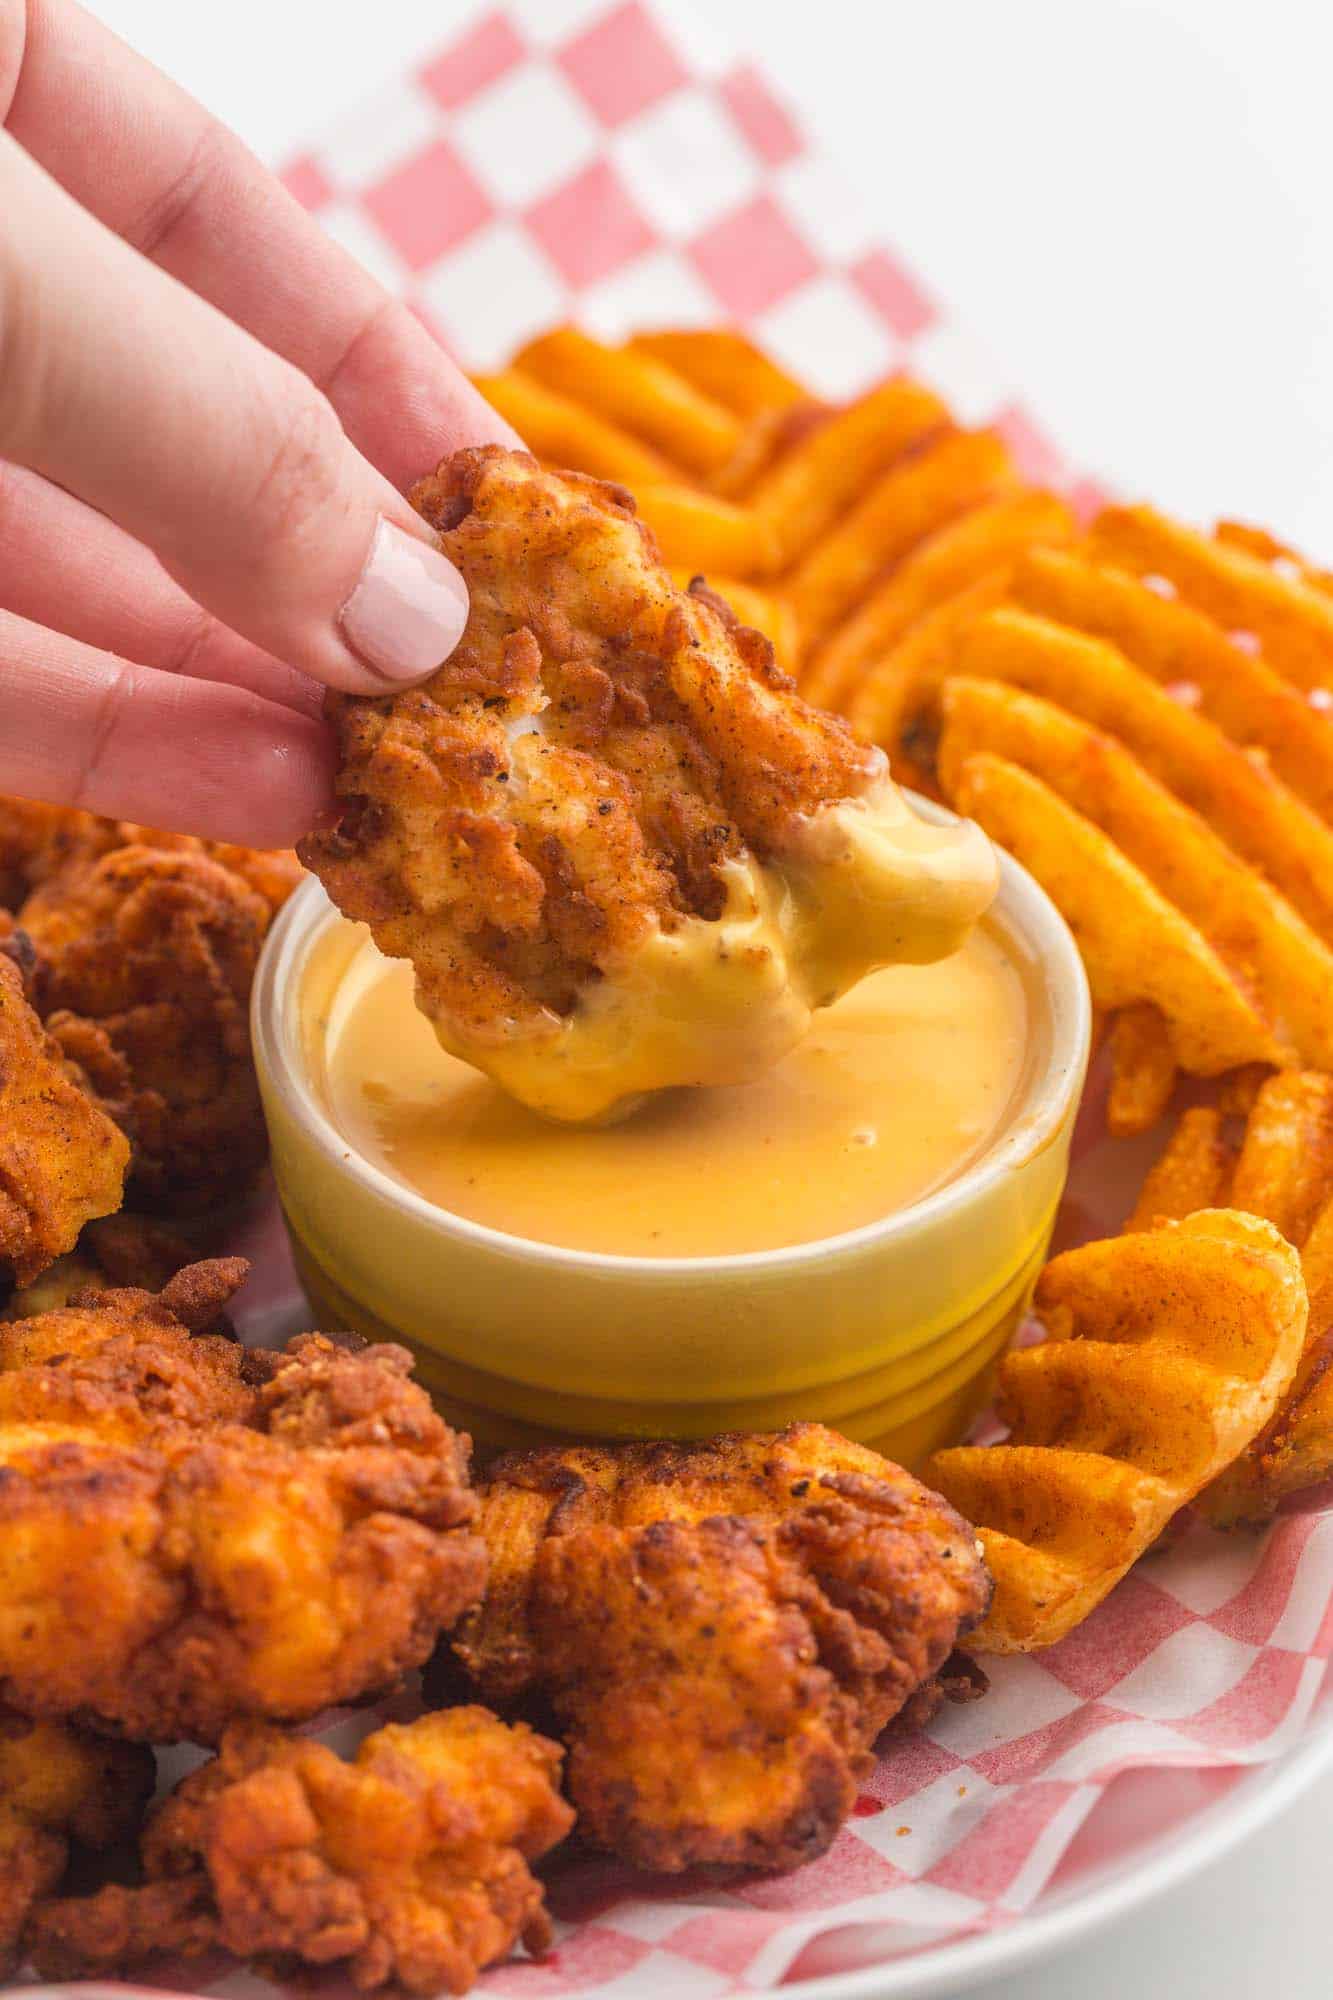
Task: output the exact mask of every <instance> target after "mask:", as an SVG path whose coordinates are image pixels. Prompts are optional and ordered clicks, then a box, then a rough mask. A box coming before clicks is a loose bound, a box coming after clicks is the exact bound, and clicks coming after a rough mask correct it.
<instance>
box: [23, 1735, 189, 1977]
mask: <svg viewBox="0 0 1333 2000" xmlns="http://www.w3.org/2000/svg"><path fill="white" fill-rule="evenodd" d="M152 1789H153V1756H152V1752H151V1751H150V1750H147V1749H145V1748H143V1747H142V1746H141V1745H139V1744H133V1743H110V1742H108V1741H107V1740H106V1739H105V1738H103V1737H97V1736H89V1735H87V1734H86V1733H85V1732H84V1731H83V1730H78V1729H69V1728H67V1727H66V1726H65V1725H64V1724H63V1723H59V1722H31V1721H29V1720H28V1718H27V1717H26V1716H22V1715H15V1714H13V1713H12V1712H11V1711H10V1710H8V1709H0V1971H3V1970H5V1969H7V1968H8V1966H9V1965H10V1962H11V1959H12V1955H13V1953H14V1951H15V1948H16V1946H17V1945H18V1941H19V1938H20V1935H21V1933H22V1930H23V1925H24V1921H25V1919H26V1917H27V1915H28V1912H29V1910H30V1909H31V1907H32V1905H33V1903H34V1902H35V1901H36V1900H37V1898H38V1897H40V1896H47V1895H49V1894H50V1893H51V1891H52V1890H53V1889H55V1888H58V1887H59V1885H60V1881H61V1878H62V1876H63V1875H64V1873H65V1864H66V1861H67V1860H68V1857H69V1845H70V1842H71V1841H77V1842H79V1843H80V1845H81V1846H84V1847H89V1848H99V1849H100V1848H105V1847H110V1846H113V1845H114V1844H115V1843H116V1842H117V1841H121V1840H125V1839H128V1838H129V1837H130V1836H132V1835H133V1834H134V1832H135V1831H136V1829H137V1827H138V1824H139V1820H140V1817H141V1815H142V1813H143V1809H144V1807H145V1806H146V1805H147V1803H148V1799H149V1796H150V1794H151V1792H152Z"/></svg>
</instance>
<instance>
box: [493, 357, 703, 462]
mask: <svg viewBox="0 0 1333 2000" xmlns="http://www.w3.org/2000/svg"><path fill="white" fill-rule="evenodd" d="M473 381H474V383H475V385H476V387H477V388H478V389H479V390H480V391H481V393H482V395H483V396H484V397H485V398H486V400H487V402H488V403H492V404H494V406H495V408H496V409H497V410H498V411H499V412H500V415H501V416H502V417H504V418H505V419H506V421H507V422H509V423H511V424H512V425H513V426H514V429H515V430H516V431H517V432H518V434H519V436H520V437H521V438H522V439H523V442H524V443H525V444H526V445H527V447H528V450H529V451H531V452H534V453H535V454H536V456H537V457H538V458H540V459H541V460H542V462H543V463H544V464H546V465H549V466H555V467H561V466H566V465H568V466H573V467H574V468H575V469H576V470H577V471H579V472H587V473H591V475H592V477H593V478H594V479H612V480H615V481H617V482H618V483H619V484H621V485H623V486H631V487H635V488H637V487H641V486H649V485H652V484H653V483H654V482H655V481H663V480H669V479H670V478H671V476H672V473H673V471H674V469H675V468H674V467H673V466H671V465H669V464H668V463H667V461H666V459H664V458H663V457H662V456H661V455H660V453H658V452H655V451H650V450H649V448H648V446H647V445H644V444H640V443H639V441H638V439H637V438H632V437H631V436H630V435H629V433H628V431H623V430H621V429H619V428H618V426H617V425H615V424H610V423H607V421H606V420H605V418H603V417H599V416H597V415H596V414H595V412H593V411H592V410H586V409H584V408H583V406H582V404H580V403H575V402H571V400H570V398H569V397H568V396H560V395H557V394H556V393H555V391H554V390H552V389H547V388H545V387H543V385H542V384H541V383H540V382H538V381H536V380H534V379H533V378H531V377H530V376H527V375H520V374H519V373H518V372H517V371H516V370H515V369H512V368H509V369H506V370H505V372H504V373H503V374H501V375H476V376H474V377H473Z"/></svg>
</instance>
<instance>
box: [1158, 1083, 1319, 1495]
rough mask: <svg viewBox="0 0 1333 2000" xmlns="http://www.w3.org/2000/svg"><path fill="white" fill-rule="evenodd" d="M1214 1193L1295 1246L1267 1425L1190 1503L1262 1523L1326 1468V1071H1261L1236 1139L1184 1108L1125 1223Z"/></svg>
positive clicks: (1209, 1116) (1210, 1118) (1186, 1207)
mask: <svg viewBox="0 0 1333 2000" xmlns="http://www.w3.org/2000/svg"><path fill="white" fill-rule="evenodd" d="M1222 1200H1224V1201H1225V1202H1226V1203H1227V1204H1228V1206H1229V1207H1231V1208H1235V1209H1241V1210H1244V1211H1245V1212H1246V1213H1248V1214H1250V1215H1255V1216H1259V1217H1261V1218H1262V1219H1263V1220H1264V1221H1266V1222H1268V1223H1271V1224H1272V1226H1273V1227H1274V1228H1275V1229H1278V1230H1280V1231H1281V1233H1282V1235H1283V1236H1284V1237H1285V1238H1286V1239H1287V1241H1288V1242H1289V1243H1291V1244H1292V1245H1294V1246H1295V1248H1296V1249H1297V1250H1298V1251H1299V1252H1300V1257H1301V1267H1302V1271H1303V1273H1304V1278H1305V1285H1306V1290H1307V1292H1308V1294H1309V1301H1310V1309H1309V1318H1308V1321H1307V1325H1306V1334H1305V1341H1304V1346H1303V1350H1302V1353H1301V1358H1300V1363H1299V1366H1298V1367H1297V1370H1296V1375H1295V1379H1294V1380H1293V1382H1292V1384H1291V1386H1290V1388H1289V1389H1288V1390H1287V1392H1286V1393H1285V1395H1284V1396H1283V1397H1282V1398H1281V1400H1280V1402H1279V1404H1278V1406H1277V1409H1276V1410H1275V1411H1274V1413H1273V1415H1272V1417H1271V1418H1270V1420H1269V1422H1268V1423H1267V1425H1266V1426H1265V1428H1264V1429H1263V1430H1262V1431H1261V1432H1260V1433H1259V1435H1258V1436H1257V1437H1256V1438H1255V1439H1254V1440H1253V1442H1252V1443H1251V1444H1250V1445H1249V1446H1248V1447H1247V1449H1246V1450H1245V1451H1244V1452H1243V1453H1241V1454H1240V1455H1239V1456H1238V1457H1237V1458H1236V1460H1235V1461H1234V1463H1233V1464H1231V1465H1230V1466H1228V1467H1227V1469H1226V1470H1225V1472H1224V1473H1222V1475H1221V1476H1220V1477H1219V1478H1218V1479H1217V1480H1216V1481H1215V1482H1214V1483H1213V1485H1211V1486H1210V1487H1209V1489H1208V1491H1207V1492H1206V1493H1205V1494H1204V1495H1203V1496H1202V1498H1201V1500H1200V1502H1199V1505H1200V1507H1201V1508H1202V1510H1203V1512H1204V1513H1206V1514H1207V1515H1208V1516H1209V1518H1210V1519H1211V1520H1213V1521H1215V1522H1216V1523H1217V1524H1218V1525H1219V1526H1230V1525H1232V1524H1233V1523H1235V1522H1237V1521H1250V1520H1262V1519H1264V1518H1265V1516H1267V1515H1269V1514H1271V1513H1272V1511H1273V1509H1274V1508H1275V1507H1276V1506H1277V1504H1278V1502H1279V1501H1280V1500H1281V1499H1282V1498H1283V1497H1284V1495H1286V1494H1288V1493H1294V1492H1298V1491H1301V1490H1302V1489H1304V1488H1306V1487H1309V1486H1315V1485H1318V1484H1319V1482H1320V1481H1321V1480H1324V1479H1327V1478H1329V1477H1330V1475H1333V1372H1330V1362H1331V1361H1333V1077H1330V1076H1325V1075H1320V1074H1317V1073H1315V1072H1313V1071H1308V1070H1287V1071H1284V1072H1282V1073H1281V1074H1280V1075H1277V1076H1270V1077H1269V1078H1268V1079H1267V1081H1266V1082H1265V1083H1263V1084H1262V1086H1261V1087H1260V1089H1259V1092H1258V1094H1257V1096H1256V1098H1255V1101H1254V1105H1253V1108H1252V1109H1251V1111H1250V1115H1249V1119H1248V1121H1247V1124H1246V1128H1245V1135H1244V1139H1243V1141H1242V1142H1241V1144H1240V1145H1239V1147H1236V1146H1233V1145H1229V1144H1228V1143H1227V1141H1226V1138H1225V1134H1224V1127H1223V1119H1222V1113H1221V1111H1220V1109H1219V1108H1217V1107H1213V1106H1208V1107H1199V1108H1197V1109H1195V1110H1192V1111H1187V1112H1185V1113H1184V1114H1183V1115H1182V1117H1181V1118H1180V1120H1179V1122H1178V1124H1177V1126H1176V1129H1175V1131H1174V1133H1173V1134H1172V1136H1171V1139H1170V1141H1169V1143H1168V1145H1167V1147H1166V1150H1165V1152H1164V1153H1163V1154H1162V1157H1161V1159H1160V1160H1159V1161H1158V1162H1157V1165H1156V1166H1155V1167H1154V1168H1153V1169H1152V1171H1151V1173H1150V1174H1149V1175H1148V1178H1147V1180H1146V1181H1145V1182H1144V1186H1143V1192H1142V1193H1141V1194H1140V1196H1139V1199H1138V1202H1137V1204H1136V1206H1135V1209H1134V1213H1133V1214H1132V1215H1131V1216H1130V1218H1129V1221H1128V1222H1127V1223H1126V1224H1125V1228H1126V1230H1127V1231H1128V1230H1135V1229H1144V1228H1150V1227H1151V1226H1152V1224H1153V1222H1154V1220H1155V1219H1156V1218H1158V1217H1160V1216H1163V1215H1175V1216H1180V1215H1185V1214H1188V1213H1190V1212H1191V1211H1192V1210H1193V1209H1195V1208H1198V1207H1201V1206H1207V1205H1208V1204H1210V1203H1212V1202H1214V1201H1222Z"/></svg>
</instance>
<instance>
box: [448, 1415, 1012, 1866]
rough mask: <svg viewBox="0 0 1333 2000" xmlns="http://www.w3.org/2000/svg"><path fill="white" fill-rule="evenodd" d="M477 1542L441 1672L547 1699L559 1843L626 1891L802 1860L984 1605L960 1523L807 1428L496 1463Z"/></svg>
mask: <svg viewBox="0 0 1333 2000" xmlns="http://www.w3.org/2000/svg"><path fill="white" fill-rule="evenodd" d="M480 1525H481V1530H482V1533H483V1535H484V1536H485V1539H486V1542H487V1546H488V1549H489V1551H490V1557H491V1585H490V1591H489V1594H488V1596H487V1598H486V1600H485V1601H484V1603H483V1604H482V1605H481V1607H480V1608H479V1609H478V1610H477V1611H475V1612H473V1613H471V1614H470V1615H469V1616H468V1618H467V1620H466V1621H465V1622H464V1624H463V1626H462V1627H461V1628H460V1631H459V1633H458V1635H457V1636H456V1638H455V1640H454V1642H453V1644H454V1651H455V1653H456V1656H457V1658H458V1659H459V1660H460V1661H461V1662H462V1664H463V1666H464V1668H465V1669H466V1670H467V1672H468V1673H469V1675H470V1676H471V1677H472V1678H473V1679H474V1680H475V1681H476V1683H477V1685H478V1686H479V1687H480V1689H481V1691H482V1693H483V1694H485V1695H487V1696H488V1697H490V1698H491V1699H493V1700H497V1701H501V1702H512V1701H514V1700H516V1699H525V1698H526V1699H532V1698H533V1697H537V1698H539V1699H543V1698H544V1699H547V1700H549V1702H550V1704H551V1707H552V1708H553V1710H554V1713H555V1715H556V1716H557V1718H558V1720H559V1724H560V1728H561V1732H562V1734H564V1736H565V1737H566V1739H567V1741H568V1743H569V1746H570V1757H569V1792H570V1797H571V1798H572V1800H573V1802H574V1805H575V1807H576V1808H577V1810H578V1814H579V1826H580V1831H581V1833H582V1834H583V1835H585V1836H586V1837H587V1839H588V1840H589V1841H591V1842H592V1843H594V1844H595V1845H597V1846H599V1847H604V1848H606V1849H608V1850H609V1851H611V1852H613V1853H615V1854H617V1855H620V1856H622V1857H623V1858H625V1859H628V1860H630V1861H632V1862H634V1863H635V1864H637V1865H638V1866H641V1867H645V1868H652V1869H668V1870H677V1869H682V1868H687V1867H692V1866H695V1865H716V1866H726V1867H763V1868H794V1867H796V1866H798V1865H799V1864H801V1863H802V1862H805V1861H809V1860H812V1859H813V1858H814V1857H815V1856H816V1855H818V1854H821V1853H822V1852H823V1851H824V1849H825V1848H826V1847H827V1846H828V1844H829V1842H830V1841H831V1840H832V1839H833V1837H834V1835H835V1834H836V1832H837V1830H838V1828H839V1826H840V1825H841V1824H842V1822H843V1820H844V1819H845V1818H846V1816H847V1814H848V1812H849V1811H850V1810H851V1807H852V1804H853V1802H854V1799H855V1795H856V1780H857V1778H858V1776H859V1775H860V1774H861V1773H862V1772H863V1771H864V1770H865V1769H866V1768H867V1767H868V1766H869V1764H870V1762H871V1756H870V1750H871V1745H872V1744H873V1743H874V1741H875V1739H876V1737H877V1736H878V1735H879V1734H880V1732H881V1731H882V1730H883V1729H884V1727H885V1726H886V1724H888V1723H889V1722H890V1721H892V1720H893V1718H894V1717H895V1716H897V1715H899V1714H900V1712H901V1711H903V1709H904V1708H905V1707H906V1705H907V1704H909V1703H911V1702H913V1698H914V1697H916V1696H917V1695H918V1694H919V1692H920V1691H921V1690H922V1689H923V1688H928V1687H929V1686H930V1684H931V1683H932V1682H934V1680H935V1678H936V1676H938V1675H939V1673H940V1670H941V1668H942V1667H943V1666H944V1663H945V1661H946V1659H947V1657H948V1655H949V1653H950V1652H951V1651H952V1649H953V1646H954V1644H955V1641H956V1640H957V1639H958V1638H959V1637H960V1635H961V1634H962V1633H964V1632H966V1631H967V1630H968V1629H969V1627H970V1626H972V1625H973V1624H975V1623H976V1622H977V1621H978V1620H979V1619H980V1618H981V1617H982V1616H983V1615H984V1613H985V1610H986V1606H987V1604H988V1602H989V1598H990V1581H989V1578H988V1576H987V1574H986V1570H985V1566H984V1564H983V1563H982V1562H981V1560H980V1558H979V1555H978V1552H977V1546H976V1543H975V1539H974V1537H973V1535H972V1531H971V1530H970V1529H969V1528H968V1527H967V1526H966V1524H965V1523H964V1522H963V1521H962V1520H961V1519H960V1517H959V1516H958V1515H957V1514H955V1513H954V1512H953V1510H952V1509H951V1508H950V1507H949V1506H948V1505H947V1504H946V1503H945V1502H944V1501H942V1500H940V1499H939V1497H938V1496H937V1495H936V1494H933V1493H931V1492H929V1491H928V1490H927V1489H926V1488H925V1487H924V1486H922V1485H921V1484H920V1483H919V1481H917V1480H915V1479H913V1478H912V1477H911V1476H910V1475H909V1474H907V1473H906V1472H903V1471H902V1470H901V1469H900V1468H899V1467H898V1466H895V1465H890V1464H889V1463H888V1462H887V1461H886V1460H884V1459H882V1458H880V1457H879V1456H878V1455H877V1454H876V1453H875V1452H872V1451H869V1450H867V1449H865V1448H864V1447H863V1446H860V1445H854V1444H850V1443H849V1442H848V1441H847V1440H846V1439H845V1438H842V1437H839V1436H838V1435H837V1434H836V1433H835V1432H832V1431H828V1430H825V1429H824V1428H823V1426H822V1425H819V1424H794V1425H792V1426H791V1427H790V1428H789V1429H787V1430H785V1431H783V1432H781V1433H780V1434H778V1435H777V1436H766V1437H764V1436H756V1437H740V1436H736V1437H723V1438H718V1439H716V1440H714V1441H713V1442H711V1443H708V1444H699V1445H671V1444H653V1445H630V1446H625V1447H621V1448H619V1449H608V1450H596V1449H586V1450H585V1449H574V1450H560V1449H552V1450H542V1451H534V1452H529V1453H520V1454H515V1455H514V1456H512V1457H508V1458H504V1459H501V1460H499V1461H498V1462H497V1464H496V1465H495V1466H494V1467H493V1468H492V1473H491V1477H490V1479H489V1481H488V1483H487V1484H486V1485H485V1486H484V1488H483V1489H482V1512H481V1523H480ZM933 1692H934V1691H933V1690H932V1693H933ZM929 1706H930V1700H929V1698H927V1699H926V1700H924V1701H922V1702H919V1703H916V1704H915V1705H914V1708H915V1712H914V1717H913V1719H914V1720H917V1721H920V1720H924V1719H925V1714H926V1713H927V1712H928V1710H929Z"/></svg>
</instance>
